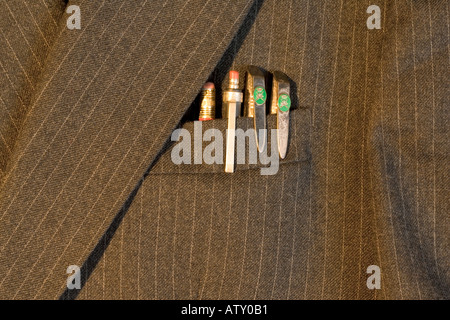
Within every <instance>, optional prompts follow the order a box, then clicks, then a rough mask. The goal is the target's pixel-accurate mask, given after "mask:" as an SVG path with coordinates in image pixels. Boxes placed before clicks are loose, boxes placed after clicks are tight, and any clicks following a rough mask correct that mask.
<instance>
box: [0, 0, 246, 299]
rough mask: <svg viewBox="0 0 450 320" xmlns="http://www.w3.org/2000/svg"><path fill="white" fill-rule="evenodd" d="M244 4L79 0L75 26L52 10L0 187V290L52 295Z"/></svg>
mask: <svg viewBox="0 0 450 320" xmlns="http://www.w3.org/2000/svg"><path fill="white" fill-rule="evenodd" d="M253 2H254V1H252V0H237V1H226V2H219V1H212V0H208V1H200V0H191V1H181V0H180V1H165V2H164V3H163V4H161V2H160V1H140V2H136V1H110V0H104V1H84V2H82V3H81V5H80V8H81V17H82V28H81V30H67V29H66V27H65V21H64V20H65V19H67V17H68V15H63V16H62V17H61V19H62V21H60V23H59V26H60V28H61V36H60V37H59V38H58V39H57V40H56V41H55V44H54V45H53V48H52V50H51V53H50V55H49V57H48V59H47V63H46V65H45V67H44V70H43V72H42V75H41V80H40V82H39V83H38V85H37V86H36V90H35V92H34V94H33V99H32V102H31V105H30V107H29V110H30V111H29V114H28V116H27V119H26V121H25V123H24V126H23V129H22V131H21V133H20V135H19V137H18V139H17V143H16V146H15V149H14V150H13V154H12V157H11V158H12V160H11V162H10V163H9V167H8V171H7V173H6V175H5V178H4V180H3V184H2V192H1V200H0V208H1V211H0V212H1V213H2V219H1V220H0V230H1V237H0V250H1V253H0V296H2V297H4V298H12V297H20V298H57V297H58V296H59V295H60V294H61V292H62V291H63V290H64V288H65V286H66V279H67V274H65V272H66V269H67V267H68V266H70V265H79V266H81V265H82V264H83V262H84V261H85V260H86V258H87V257H88V255H89V253H90V252H91V251H92V250H93V248H94V247H95V246H96V244H97V241H98V239H100V238H101V236H102V235H103V234H104V233H105V230H106V229H107V227H108V225H109V224H110V223H111V221H112V220H113V218H114V216H115V215H116V214H117V212H118V211H119V209H120V208H121V207H122V205H123V203H124V202H125V200H126V199H127V197H128V195H129V194H130V192H131V191H132V190H133V188H134V187H135V185H136V183H137V182H138V181H139V178H140V177H141V176H142V174H143V173H144V172H145V169H146V168H147V167H148V165H149V164H150V163H151V162H152V160H153V159H154V158H155V157H156V156H157V155H158V153H159V151H160V149H161V148H162V146H163V144H164V142H165V141H166V139H167V137H168V136H170V134H171V132H172V130H173V128H174V127H176V125H177V124H178V122H179V121H180V119H181V117H182V116H183V114H184V113H185V111H186V110H187V108H188V107H189V105H190V103H191V102H192V100H193V99H194V98H195V96H196V94H197V93H198V90H199V88H200V87H201V85H202V84H203V82H204V81H205V80H206V79H207V78H208V75H209V74H210V73H211V71H212V70H213V69H214V66H215V65H216V64H217V62H218V61H219V60H220V58H221V56H222V55H223V54H224V52H225V51H226V49H227V47H228V46H229V44H230V42H231V41H232V39H233V36H234V35H235V33H236V31H237V30H238V28H239V27H240V26H241V24H242V23H243V20H244V18H245V16H246V14H247V12H248V10H249V9H250V8H251V6H252V4H253ZM24 275H28V276H24ZM31 275H32V279H31V278H30V276H31Z"/></svg>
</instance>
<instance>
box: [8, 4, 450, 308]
mask: <svg viewBox="0 0 450 320" xmlns="http://www.w3.org/2000/svg"><path fill="white" fill-rule="evenodd" d="M372 4H376V5H378V6H379V7H380V9H381V29H373V30H369V29H368V28H367V26H366V20H367V18H368V17H369V16H370V14H368V13H367V12H366V10H367V8H368V7H369V5H372ZM68 5H78V6H79V7H80V10H81V29H79V30H78V29H74V30H69V29H68V28H67V26H66V21H67V19H68V17H69V16H70V14H69V13H66V7H67V6H68ZM1 8H2V10H0V44H1V45H0V50H1V51H0V68H1V69H0V74H1V76H0V97H1V100H0V105H1V106H0V137H1V139H0V173H1V191H0V298H2V299H13V298H14V299H58V298H62V299H73V298H79V299H448V298H449V292H450V290H449V285H450V281H449V280H450V278H449V277H450V269H449V238H448V233H449V227H450V225H449V220H448V209H449V206H448V205H449V201H448V198H449V194H448V185H449V183H448V182H449V181H448V172H449V165H448V151H449V146H448V125H449V122H448V121H449V117H448V105H449V93H448V78H449V77H448V76H449V74H448V70H449V68H448V67H449V44H448V39H449V38H448V37H449V33H448V32H449V31H448V30H449V29H448V28H449V8H448V2H447V1H439V0H433V1H431V0H428V1H426V0H418V1H415V0H414V1H413V0H395V1H388V0H377V1H375V2H374V1H366V0H359V1H356V0H336V1H331V0H330V1H312V0H283V1H275V0H235V1H213V0H206V1H200V0H188V1H179V0H177V1H168V0H167V1H152V0H144V1H125V0H98V1H89V0H73V1H72V0H70V1H69V3H68V4H66V3H64V2H63V1H61V0H36V1H34V0H33V1H31V0H8V1H5V0H3V1H2V2H1ZM247 65H257V66H259V67H261V68H263V69H264V70H267V71H275V70H280V71H283V72H284V73H286V74H287V75H288V77H289V78H290V79H291V80H292V92H293V93H292V95H291V96H292V110H291V114H290V120H291V122H290V142H289V149H288V155H287V157H286V159H284V160H282V161H281V163H280V168H279V171H278V173H277V174H275V175H269V176H264V175H261V174H260V170H259V169H260V165H256V166H255V165H253V166H249V165H245V164H243V165H238V166H237V171H236V172H235V173H233V174H226V173H224V172H223V166H221V165H207V164H201V165H194V164H192V165H175V164H174V163H173V162H172V161H171V157H170V152H171V148H172V147H173V145H171V144H170V136H171V133H172V131H173V130H174V129H175V128H177V127H180V126H181V127H184V128H185V129H187V130H189V132H191V133H193V122H192V120H193V117H194V116H193V115H194V113H195V108H196V107H195V105H196V104H195V103H193V101H195V99H196V96H197V94H198V92H199V90H200V88H201V86H202V85H203V83H204V82H205V81H207V80H212V81H213V82H215V83H216V86H217V87H218V89H219V90H218V93H219V97H218V100H220V92H221V90H220V88H221V86H222V85H224V83H225V82H226V81H224V79H225V78H226V74H227V72H228V70H230V69H236V70H238V71H240V72H241V74H243V72H244V70H245V67H246V66H247ZM197 111H198V110H197ZM274 123H275V118H274V116H272V115H270V116H268V124H269V127H270V126H272V127H273V126H274ZM238 127H241V128H249V127H251V121H250V120H249V119H244V118H243V119H239V121H238ZM206 128H217V129H219V130H221V131H222V132H225V129H226V119H220V118H218V119H216V120H213V121H209V122H205V123H204V129H206ZM70 265H77V266H80V267H81V278H82V281H81V282H82V288H81V289H80V290H77V289H74V290H69V289H67V287H66V280H67V277H68V276H69V275H68V274H67V273H66V270H67V268H68V266H70ZM372 265H376V266H378V267H379V268H380V270H381V287H380V288H379V289H372V290H371V289H369V288H368V286H367V285H366V281H367V279H368V277H369V276H370V274H368V273H367V268H368V267H369V266H372Z"/></svg>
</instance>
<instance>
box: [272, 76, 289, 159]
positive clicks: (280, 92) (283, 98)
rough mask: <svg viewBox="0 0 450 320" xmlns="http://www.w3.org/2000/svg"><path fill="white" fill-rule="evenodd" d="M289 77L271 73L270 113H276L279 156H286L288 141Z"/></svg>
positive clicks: (282, 157)
mask: <svg viewBox="0 0 450 320" xmlns="http://www.w3.org/2000/svg"><path fill="white" fill-rule="evenodd" d="M290 92H291V90H290V83H289V78H288V77H287V76H286V75H285V74H284V73H282V72H280V71H275V72H274V73H273V82H272V104H271V108H270V113H271V114H276V115H277V142H278V153H279V154H280V158H281V159H284V158H285V157H286V152H287V148H288V141H289V109H290V107H291V97H290Z"/></svg>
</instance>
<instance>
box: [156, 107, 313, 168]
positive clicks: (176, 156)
mask: <svg viewBox="0 0 450 320" xmlns="http://www.w3.org/2000/svg"><path fill="white" fill-rule="evenodd" d="M276 117H277V116H276V115H272V114H271V115H268V116H267V128H268V131H267V132H268V134H267V147H266V148H265V150H264V151H263V152H262V153H259V152H257V151H256V142H255V138H254V130H253V119H252V118H244V117H242V118H238V119H237V121H236V151H235V171H236V172H239V171H245V170H254V169H259V173H260V174H261V175H274V174H277V173H278V168H279V166H283V165H285V164H288V163H295V162H302V161H308V160H309V159H310V157H311V154H310V120H311V112H310V109H294V110H291V112H290V119H289V142H288V151H287V155H286V157H285V158H284V159H280V158H279V157H278V150H277V147H276V143H275V142H276V139H277V137H276V132H275V129H276V128H277V118H276ZM226 129H227V119H215V120H210V121H196V122H193V121H191V122H186V123H185V124H184V125H183V126H182V127H181V128H178V129H176V130H175V131H174V132H173V134H172V137H171V138H172V143H171V145H170V147H169V148H167V150H166V151H165V152H164V153H163V154H162V156H161V158H160V160H159V161H158V163H157V164H156V165H155V167H154V168H153V170H152V174H175V173H176V174H182V173H186V174H194V173H223V172H224V163H225V148H226Z"/></svg>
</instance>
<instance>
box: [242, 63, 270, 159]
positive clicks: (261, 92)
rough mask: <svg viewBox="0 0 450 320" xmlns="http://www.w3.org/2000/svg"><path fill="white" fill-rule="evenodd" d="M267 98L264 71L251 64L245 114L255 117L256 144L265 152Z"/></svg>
mask: <svg viewBox="0 0 450 320" xmlns="http://www.w3.org/2000/svg"><path fill="white" fill-rule="evenodd" d="M266 100H267V92H266V82H265V78H264V73H263V72H262V71H261V70H260V69H259V68H258V67H256V66H249V67H248V69H247V83H246V99H245V106H244V107H245V108H244V116H246V117H251V118H253V125H254V129H255V139H256V146H257V148H258V151H259V152H263V151H264V149H265V147H266V145H267V128H266Z"/></svg>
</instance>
